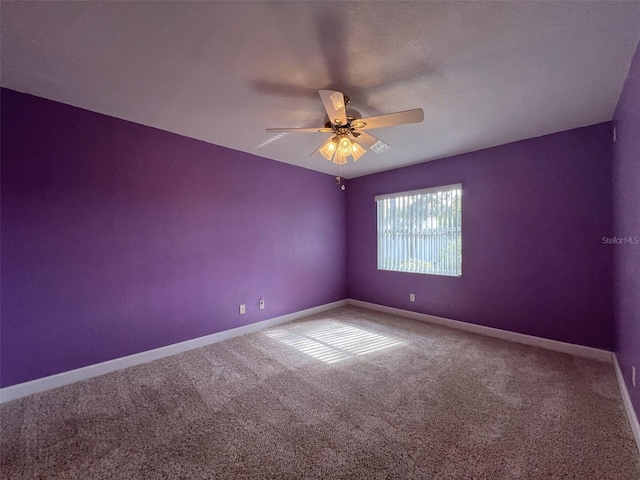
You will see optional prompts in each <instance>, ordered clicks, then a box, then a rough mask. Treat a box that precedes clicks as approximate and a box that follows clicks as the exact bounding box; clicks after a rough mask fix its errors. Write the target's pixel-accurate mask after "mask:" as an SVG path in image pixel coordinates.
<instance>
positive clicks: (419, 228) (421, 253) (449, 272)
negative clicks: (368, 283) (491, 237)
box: [375, 183, 462, 277]
mask: <svg viewBox="0 0 640 480" xmlns="http://www.w3.org/2000/svg"><path fill="white" fill-rule="evenodd" d="M453 191H456V193H455V194H453V195H452V196H449V199H450V201H459V202H460V208H459V209H456V208H454V209H452V211H451V212H449V213H448V215H446V216H445V217H444V221H445V225H436V226H433V227H432V226H429V225H428V218H426V217H424V216H423V214H424V212H420V211H419V208H418V206H417V202H416V200H415V199H416V197H420V196H422V195H434V194H438V193H440V192H453ZM411 199H413V200H411ZM390 200H392V201H390ZM428 200H429V198H427V199H426V201H428ZM375 201H376V204H377V205H376V208H377V220H376V230H377V256H378V260H377V262H378V264H377V265H378V270H387V271H394V272H409V273H421V274H426V275H443V276H448V277H461V276H462V183H455V184H451V185H442V186H438V187H432V188H423V189H420V190H409V191H406V192H397V193H390V194H386V195H376V197H375ZM399 202H402V203H399ZM411 205H415V207H414V208H412V206H411ZM402 207H404V208H402ZM399 209H401V210H399ZM396 215H398V216H397V219H396V220H397V222H400V223H401V224H404V225H406V228H405V230H404V232H402V233H399V232H398V231H397V230H395V231H394V229H393V228H386V229H385V228H383V227H381V226H382V224H383V223H385V219H388V218H389V217H390V216H392V217H394V218H395V216H396ZM397 222H394V223H396V225H397ZM387 223H388V222H387ZM443 249H444V251H443ZM408 251H411V252H413V253H412V254H409V253H407V252H408ZM414 255H415V256H414ZM416 257H417V258H416ZM437 258H439V260H437V261H436V259H437ZM420 259H421V260H420Z"/></svg>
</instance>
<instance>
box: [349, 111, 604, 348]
mask: <svg viewBox="0 0 640 480" xmlns="http://www.w3.org/2000/svg"><path fill="white" fill-rule="evenodd" d="M459 182H461V183H462V184H463V206H462V212H463V213H462V222H463V223H462V229H463V234H462V235H463V240H462V242H463V253H462V257H463V258H462V277H461V278H454V277H443V276H434V275H422V274H411V273H397V272H386V271H378V270H377V269H376V204H375V201H374V196H375V195H378V194H386V193H393V192H400V191H406V190H414V189H419V188H426V187H432V186H437V185H447V184H452V183H459ZM611 189H612V187H611V125H610V124H609V123H603V124H599V125H594V126H591V127H585V128H580V129H576V130H571V131H568V132H562V133H557V134H553V135H548V136H544V137H540V138H535V139H531V140H524V141H520V142H516V143H512V144H508V145H503V146H500V147H495V148H490V149H487V150H482V151H478V152H474V153H468V154H464V155H459V156H455V157H451V158H447V159H443V160H437V161H433V162H427V163H422V164H419V165H414V166H411V167H406V168H401V169H397V170H391V171H388V172H383V173H379V174H374V175H369V176H365V177H360V178H356V179H353V180H351V181H350V182H349V186H348V190H347V192H348V195H347V210H348V222H349V231H348V232H349V234H348V262H349V264H348V286H349V287H348V288H349V290H348V293H349V297H350V298H354V299H358V300H364V301H368V302H373V303H377V304H382V305H388V306H392V307H398V308H403V309H406V310H413V311H417V312H422V313H428V314H432V315H437V316H442V317H447V318H451V319H455V320H462V321H465V322H469V323H476V324H480V325H486V326H490V327H495V328H500V329H505V330H511V331H514V332H520V333H525V334H529V335H536V336H539V337H544V338H550V339H554V340H561V341H565V342H570V343H576V344H580V345H587V346H592V347H597V348H604V349H612V348H613V343H614V337H613V292H612V280H613V258H612V255H613V252H612V249H611V247H610V246H605V245H603V244H602V240H601V239H602V237H603V236H606V235H609V232H611V229H612V219H611V211H612V204H611ZM410 293H415V294H416V301H415V303H412V302H409V294H410Z"/></svg>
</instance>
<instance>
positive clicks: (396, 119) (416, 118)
mask: <svg viewBox="0 0 640 480" xmlns="http://www.w3.org/2000/svg"><path fill="white" fill-rule="evenodd" d="M423 120H424V112H423V111H422V109H421V108H415V109H413V110H405V111H404V112H396V113H387V114H385V115H377V116H375V117H368V118H359V119H357V120H354V121H353V122H352V123H351V124H352V125H353V126H354V127H356V128H357V129H359V130H369V129H371V128H382V127H393V126H395V125H407V124H409V123H420V122H422V121H423ZM362 124H364V125H362ZM361 125H362V126H361Z"/></svg>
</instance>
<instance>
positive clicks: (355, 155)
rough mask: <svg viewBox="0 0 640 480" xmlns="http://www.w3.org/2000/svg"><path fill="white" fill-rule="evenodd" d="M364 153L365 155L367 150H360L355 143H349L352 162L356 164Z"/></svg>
mask: <svg viewBox="0 0 640 480" xmlns="http://www.w3.org/2000/svg"><path fill="white" fill-rule="evenodd" d="M365 153H367V150H366V149H365V148H362V147H361V146H360V145H358V144H357V143H356V142H351V156H352V157H353V161H354V162H357V161H358V159H359V158H360V157H361V156H362V155H364V154H365Z"/></svg>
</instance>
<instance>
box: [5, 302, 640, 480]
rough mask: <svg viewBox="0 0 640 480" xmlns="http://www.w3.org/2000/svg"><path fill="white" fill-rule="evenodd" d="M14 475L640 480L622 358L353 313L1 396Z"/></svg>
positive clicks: (9, 469) (8, 463)
mask: <svg viewBox="0 0 640 480" xmlns="http://www.w3.org/2000/svg"><path fill="white" fill-rule="evenodd" d="M0 415H1V416H0V421H1V427H2V433H1V440H2V444H1V463H0V468H1V472H2V473H1V475H2V478H11V479H14V478H16V479H17V478H25V479H26V478H28V479H32V478H79V479H90V478H105V479H106V478H117V479H137V478H144V479H156V478H157V479H165V478H169V479H178V478H185V479H186V478H189V479H191V478H196V479H198V478H212V479H213V478H216V479H226V478H256V479H257V478H274V479H275V478H278V479H301V478H322V479H332V478H356V479H390V478H401V479H411V478H425V479H431V478H433V479H492V480H495V479H555V478H558V479H559V478H562V479H629V480H638V479H639V478H640V458H639V457H640V456H639V455H638V450H637V449H636V446H635V444H634V441H633V437H632V433H631V429H630V427H629V425H628V423H627V419H626V417H625V414H624V410H623V407H622V401H621V399H620V395H619V392H618V387H617V384H616V380H615V375H614V372H613V369H612V367H611V365H608V364H604V363H599V362H594V361H590V360H585V359H579V358H573V357H570V356H568V355H564V354H559V353H554V352H549V351H545V350H540V349H536V348H531V347H526V346H522V345H517V344H512V343H508V342H505V341H501V340H496V339H491V338H488V337H483V336H479V335H473V334H467V333H462V332H459V331H455V330H450V329H446V328H442V327H438V326H433V325H428V324H425V323H420V322H416V321H413V320H407V319H403V318H401V317H395V316H391V315H385V314H381V313H377V312H372V311H368V310H363V309H359V308H355V307H344V308H340V309H336V310H332V311H330V312H326V313H324V314H319V315H315V316H312V317H308V318H307V319H304V320H301V321H298V322H294V323H290V324H287V325H284V326H281V327H276V328H272V329H269V330H265V331H263V332H258V333H253V334H250V335H246V336H244V337H239V338H235V339H232V340H228V341H226V342H223V343H219V344H215V345H211V346H208V347H205V348H201V349H199V350H193V351H190V352H187V353H184V354H180V355H177V356H174V357H170V358H166V359H162V360H159V361H156V362H153V363H148V364H145V365H141V366H138V367H133V368H130V369H127V370H123V371H120V372H116V373H112V374H109V375H105V376H102V377H98V378H95V379H91V380H88V381H85V382H81V383H77V384H75V385H69V386H67V387H63V388H59V389H56V390H52V391H49V392H45V393H43V394H38V395H34V396H31V397H29V398H25V399H21V400H17V401H14V402H10V403H7V404H4V405H2V406H1V407H0Z"/></svg>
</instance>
